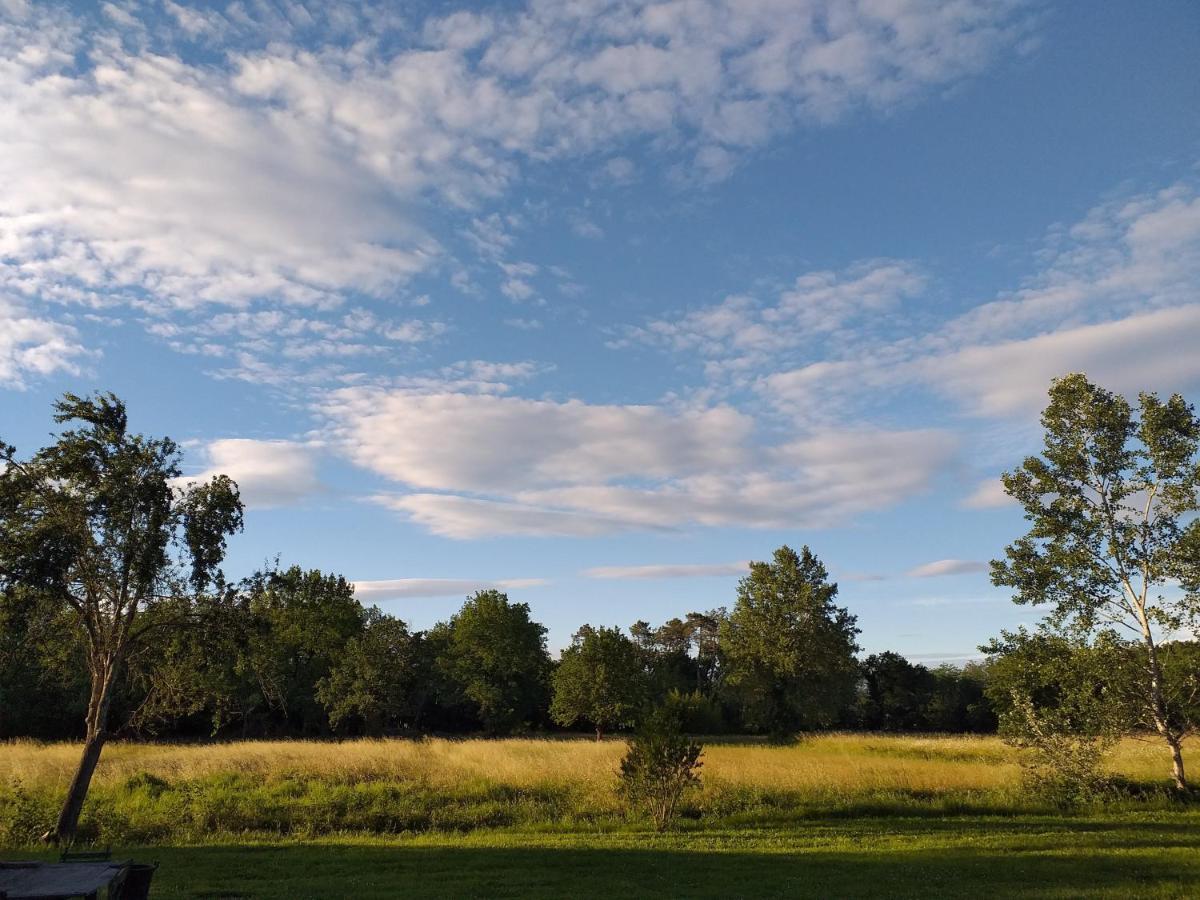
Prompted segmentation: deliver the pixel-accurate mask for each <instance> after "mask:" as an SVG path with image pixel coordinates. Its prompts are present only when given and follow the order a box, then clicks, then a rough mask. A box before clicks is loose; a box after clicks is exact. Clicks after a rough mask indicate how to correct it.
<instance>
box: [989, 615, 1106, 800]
mask: <svg viewBox="0 0 1200 900" xmlns="http://www.w3.org/2000/svg"><path fill="white" fill-rule="evenodd" d="M985 649H986V650H987V651H988V652H989V653H991V654H992V655H993V661H992V664H991V666H990V667H989V683H988V693H989V695H990V696H991V698H992V701H993V702H994V703H995V704H996V706H997V708H998V709H999V710H1000V733H1001V736H1002V737H1003V738H1004V740H1005V741H1006V742H1007V743H1009V744H1010V745H1012V746H1015V747H1018V748H1020V749H1021V750H1022V751H1024V752H1023V753H1022V771H1023V776H1024V782H1025V786H1026V787H1027V788H1028V789H1029V791H1030V792H1031V793H1033V794H1034V795H1035V796H1037V797H1040V798H1042V799H1045V800H1049V801H1051V802H1053V803H1056V804H1058V805H1060V806H1064V807H1069V806H1074V805H1077V804H1079V803H1081V802H1086V801H1088V800H1092V799H1095V798H1096V797H1097V796H1098V795H1099V794H1100V793H1101V792H1102V791H1103V789H1104V788H1105V787H1106V785H1107V779H1106V777H1105V775H1104V773H1103V771H1102V763H1103V761H1104V757H1105V755H1106V754H1107V753H1108V751H1109V750H1111V749H1112V747H1113V746H1114V745H1115V744H1116V742H1117V740H1118V739H1119V738H1120V736H1121V734H1123V733H1124V732H1125V731H1126V730H1127V728H1128V725H1129V723H1128V720H1127V718H1126V717H1124V716H1123V715H1122V709H1123V707H1122V705H1121V704H1120V703H1117V702H1114V700H1113V697H1114V696H1118V695H1119V694H1120V693H1121V691H1122V686H1123V684H1124V682H1125V681H1126V680H1127V677H1126V674H1127V673H1126V671H1125V666H1123V664H1122V663H1123V662H1124V661H1125V660H1126V658H1127V655H1126V654H1125V652H1124V651H1125V647H1124V645H1123V644H1122V642H1120V641H1119V640H1117V639H1116V636H1115V635H1105V636H1103V637H1102V639H1101V640H1098V641H1096V642H1095V643H1092V644H1087V643H1082V642H1079V641H1072V640H1069V639H1067V638H1064V637H1061V636H1059V635H1053V634H1029V633H1027V632H1025V631H1023V630H1022V631H1018V632H1016V633H1005V634H1004V636H1003V638H1002V639H1000V640H994V641H993V642H992V643H991V644H990V645H989V646H988V647H986V648H985Z"/></svg>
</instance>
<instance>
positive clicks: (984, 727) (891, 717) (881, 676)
mask: <svg viewBox="0 0 1200 900" xmlns="http://www.w3.org/2000/svg"><path fill="white" fill-rule="evenodd" d="M860 667H861V673H862V683H861V685H860V688H859V697H858V704H857V707H856V709H855V711H854V723H855V724H856V725H858V726H859V727H862V728H867V729H869V730H871V731H909V732H913V731H918V732H919V731H933V732H956V733H962V732H990V731H995V730H996V720H995V716H994V715H993V713H992V709H991V705H990V704H989V703H988V702H987V700H986V698H985V697H984V681H985V675H984V672H983V671H982V669H981V667H979V666H978V665H967V666H964V667H962V668H958V667H955V666H950V665H943V666H939V667H938V668H936V669H933V670H930V669H927V668H926V667H925V666H922V665H919V664H914V663H910V662H909V661H908V660H906V659H905V658H904V657H902V656H900V655H899V654H898V653H891V652H884V653H878V654H872V655H871V656H868V657H867V658H866V659H865V660H863V661H862V662H861V663H860Z"/></svg>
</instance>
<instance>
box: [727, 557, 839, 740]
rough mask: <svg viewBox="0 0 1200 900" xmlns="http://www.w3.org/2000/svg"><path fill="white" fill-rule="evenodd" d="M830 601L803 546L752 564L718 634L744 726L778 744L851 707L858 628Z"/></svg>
mask: <svg viewBox="0 0 1200 900" xmlns="http://www.w3.org/2000/svg"><path fill="white" fill-rule="evenodd" d="M836 597H837V585H836V584H833V583H831V582H830V581H829V575H828V573H827V572H826V571H825V566H824V565H822V564H821V561H820V560H818V559H817V558H816V557H815V556H814V555H813V554H812V552H811V551H810V550H809V549H808V547H804V548H802V550H801V552H800V553H799V554H797V553H796V551H795V550H792V549H791V548H790V547H786V546H785V547H780V548H779V549H778V550H776V551H775V556H774V561H773V562H769V563H767V562H754V563H751V564H750V574H749V575H747V576H746V577H745V578H743V579H742V580H741V581H740V582H739V583H738V596H737V603H736V604H735V606H734V609H733V612H732V613H730V614H729V617H728V619H726V620H725V621H724V622H722V623H721V630H720V642H721V658H722V660H723V664H724V666H725V667H726V674H725V680H726V682H727V684H728V685H729V687H730V688H731V689H732V690H733V692H734V693H735V695H736V696H737V697H738V698H739V699H740V701H741V703H742V709H743V716H744V718H745V721H746V723H747V724H748V725H749V726H750V727H752V728H756V729H759V730H763V731H767V732H769V733H771V734H773V735H775V736H777V737H784V736H787V735H790V734H793V733H795V732H796V731H798V730H802V729H809V728H821V727H828V726H829V725H831V724H833V723H834V722H835V721H836V720H837V718H838V716H839V715H840V713H841V712H842V710H843V709H845V708H846V707H847V706H848V705H849V704H850V702H851V700H852V698H853V695H854V687H855V682H856V680H857V677H858V666H857V663H856V661H855V659H854V654H855V652H856V651H857V650H858V646H857V644H856V643H855V638H856V636H857V635H858V628H857V627H856V624H855V622H856V620H855V617H854V616H852V615H851V614H850V613H849V612H847V611H846V610H845V609H844V608H842V607H840V606H838V605H837V604H835V603H834V599H835V598H836Z"/></svg>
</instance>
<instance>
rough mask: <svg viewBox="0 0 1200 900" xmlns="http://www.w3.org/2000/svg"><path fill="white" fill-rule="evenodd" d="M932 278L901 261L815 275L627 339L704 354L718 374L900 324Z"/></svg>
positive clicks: (653, 325) (650, 326)
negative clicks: (765, 299) (904, 306)
mask: <svg viewBox="0 0 1200 900" xmlns="http://www.w3.org/2000/svg"><path fill="white" fill-rule="evenodd" d="M925 281H926V279H925V276H924V275H923V274H922V273H921V272H920V271H919V270H918V269H917V267H916V266H914V265H913V264H912V263H909V262H905V261H901V260H863V261H860V262H857V263H855V264H853V265H851V266H849V267H848V268H847V269H845V270H843V271H840V272H834V271H828V270H825V271H816V272H808V273H806V274H804V275H801V276H799V277H798V278H796V279H795V281H794V282H793V283H792V285H790V286H789V287H788V288H786V289H784V290H782V291H780V292H779V294H778V296H777V297H776V298H775V300H774V301H773V302H771V303H767V304H764V303H761V302H759V301H758V300H757V299H755V298H753V297H749V296H745V295H732V296H729V297H726V298H725V299H724V300H723V301H721V302H720V303H718V304H715V305H712V306H707V307H702V308H700V309H695V310H692V311H690V312H688V313H685V314H683V315H681V316H678V317H675V318H669V319H656V320H653V321H651V322H649V323H647V324H646V325H644V326H641V327H637V328H631V329H629V330H628V331H627V333H626V336H625V341H626V342H628V341H637V342H641V343H648V344H656V345H660V346H665V347H668V348H670V349H672V350H675V351H680V352H688V353H691V352H698V353H699V354H700V355H701V356H702V357H704V358H706V359H708V360H710V363H709V364H708V371H709V372H710V374H714V375H716V374H728V373H734V374H736V373H739V372H747V371H752V370H755V369H758V368H760V367H763V366H769V365H770V364H772V362H773V361H774V360H775V359H777V357H778V356H779V355H780V354H782V353H784V352H785V351H790V350H794V349H796V348H809V349H811V348H814V347H817V346H820V345H824V344H827V343H830V342H833V343H839V342H840V341H841V340H842V339H843V338H844V337H846V336H847V335H848V334H849V333H851V332H852V333H853V336H854V340H856V341H861V340H862V339H863V336H864V335H870V334H874V333H876V332H877V331H878V330H879V329H880V328H881V327H883V326H884V325H886V324H888V323H889V322H892V314H893V313H895V312H897V311H898V308H899V306H900V304H901V303H902V302H903V301H904V300H906V299H909V298H912V297H915V296H918V295H919V294H920V293H921V291H922V290H923V289H924V287H925Z"/></svg>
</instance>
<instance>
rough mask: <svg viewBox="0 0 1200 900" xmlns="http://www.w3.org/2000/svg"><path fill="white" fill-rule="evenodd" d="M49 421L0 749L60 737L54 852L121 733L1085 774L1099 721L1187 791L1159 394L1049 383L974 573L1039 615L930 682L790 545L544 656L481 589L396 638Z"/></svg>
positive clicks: (1185, 611)
mask: <svg viewBox="0 0 1200 900" xmlns="http://www.w3.org/2000/svg"><path fill="white" fill-rule="evenodd" d="M55 420H56V421H57V422H59V423H60V424H63V425H69V426H71V427H67V428H64V430H63V431H61V432H60V434H59V435H58V437H57V439H56V440H55V442H54V443H52V444H51V445H50V446H48V447H44V448H42V449H41V450H39V451H37V452H35V453H34V454H33V455H32V456H30V457H28V458H22V457H20V456H18V455H17V451H16V448H15V447H11V446H9V445H7V444H4V443H3V442H0V466H2V467H0V736H13V735H28V736H37V737H68V736H70V737H82V739H83V750H82V754H81V759H80V763H79V766H78V769H77V771H76V775H75V777H74V779H73V781H72V784H71V787H70V789H69V791H68V796H67V798H66V800H65V801H64V805H63V809H62V811H61V814H60V817H59V821H58V823H57V824H56V826H55V827H54V828H53V829H51V831H50V832H48V833H47V838H48V839H51V840H69V839H70V837H71V836H72V835H73V834H74V832H75V828H76V824H77V821H78V817H79V813H80V810H81V808H82V804H83V800H84V797H85V796H86V793H87V789H88V785H89V783H90V780H91V777H92V773H93V772H94V770H95V767H96V764H97V762H98V760H99V757H100V753H101V750H102V748H103V746H104V743H105V741H106V740H107V739H108V738H109V737H110V736H111V735H112V734H114V733H122V732H126V733H134V734H158V735H161V736H171V737H181V736H192V735H196V736H199V735H205V734H216V735H229V734H241V735H246V736H251V735H255V736H258V735H263V736H265V735H288V736H310V735H332V734H356V733H388V732H412V731H449V732H484V733H487V734H494V735H501V734H513V733H520V732H527V731H531V730H538V729H545V728H550V727H560V728H579V727H587V728H590V729H594V731H595V733H596V735H597V737H600V736H602V735H603V734H604V733H605V732H606V731H609V730H612V729H618V728H622V727H628V726H630V725H633V724H635V723H636V722H637V721H638V719H639V718H640V717H641V716H642V715H643V714H644V713H645V712H646V711H647V710H659V711H661V710H664V709H669V710H670V713H671V718H672V719H673V720H678V721H679V722H681V723H682V724H683V725H684V727H686V728H688V729H690V730H693V731H698V732H709V733H714V732H748V733H758V734H768V735H772V736H775V737H786V736H790V735H794V734H796V733H798V732H801V731H806V730H814V729H822V728H833V727H844V728H870V729H881V730H937V731H987V730H990V729H992V728H994V727H995V726H996V724H997V723H998V724H999V726H1000V728H1001V730H1002V731H1003V732H1004V733H1005V734H1006V735H1007V736H1008V737H1009V739H1010V740H1012V741H1014V742H1016V743H1018V744H1019V745H1021V746H1025V747H1027V748H1029V749H1030V750H1031V751H1032V752H1033V754H1034V757H1035V758H1037V759H1041V760H1043V761H1044V762H1046V763H1047V765H1046V766H1045V767H1043V768H1044V770H1045V771H1047V772H1049V773H1050V776H1051V777H1052V778H1059V776H1060V775H1062V774H1063V773H1068V775H1069V777H1066V781H1067V782H1069V783H1070V785H1079V784H1083V783H1086V782H1087V781H1088V780H1089V779H1092V780H1094V779H1095V778H1096V777H1097V773H1098V771H1099V768H1098V761H1099V759H1100V758H1101V757H1102V753H1103V749H1104V747H1105V745H1106V742H1111V741H1112V740H1114V739H1115V736H1117V735H1120V734H1124V733H1128V732H1130V731H1133V732H1138V733H1142V734H1152V735H1155V736H1156V737H1157V738H1158V739H1160V740H1162V741H1163V743H1164V744H1165V746H1166V747H1167V749H1168V751H1169V753H1170V757H1171V775H1172V779H1173V782H1174V785H1175V787H1176V788H1177V789H1178V790H1179V791H1181V792H1183V791H1187V790H1188V782H1187V777H1186V773H1185V768H1184V760H1183V754H1182V744H1183V740H1184V738H1185V737H1186V736H1187V735H1188V734H1190V733H1191V732H1193V731H1194V730H1195V728H1196V726H1197V724H1198V723H1200V652H1198V650H1197V645H1196V643H1195V641H1194V636H1195V634H1196V633H1197V632H1196V629H1197V627H1198V626H1200V516H1198V515H1197V513H1198V512H1200V458H1198V457H1200V452H1198V451H1200V419H1198V418H1197V416H1196V414H1195V411H1194V409H1193V408H1192V407H1191V406H1190V405H1189V404H1187V403H1186V402H1185V401H1184V399H1183V398H1182V397H1180V396H1179V395H1174V396H1172V397H1170V398H1168V399H1167V400H1165V401H1164V400H1161V399H1160V398H1159V397H1157V396H1156V395H1154V394H1149V393H1143V394H1141V395H1139V398H1138V406H1137V410H1136V411H1135V410H1134V407H1133V405H1132V404H1130V403H1129V401H1128V400H1126V399H1125V398H1124V397H1122V396H1120V395H1118V394H1114V393H1112V392H1109V391H1106V390H1104V389H1103V388H1101V387H1099V386H1097V385H1095V384H1092V383H1091V382H1090V381H1088V379H1087V378H1086V377H1085V376H1084V375H1081V374H1074V375H1068V376H1065V377H1063V378H1059V379H1055V380H1054V381H1053V382H1052V384H1051V387H1050V398H1049V403H1048V405H1047V407H1046V409H1045V411H1044V413H1043V415H1042V420H1041V421H1042V426H1043V429H1044V437H1045V439H1044V447H1043V450H1042V452H1041V453H1040V454H1038V455H1036V456H1031V457H1029V458H1027V459H1026V460H1025V461H1024V462H1023V463H1022V465H1021V466H1020V467H1019V468H1018V469H1016V470H1015V471H1013V472H1009V473H1006V474H1005V475H1004V476H1003V482H1004V487H1005V490H1006V492H1007V493H1008V494H1009V496H1011V497H1012V498H1013V499H1014V500H1016V501H1017V503H1019V504H1020V506H1021V507H1022V509H1023V511H1024V515H1025V518H1026V520H1027V521H1028V523H1029V530H1028V532H1027V534H1026V535H1024V536H1023V537H1021V538H1019V539H1018V540H1016V541H1014V542H1013V543H1012V544H1011V545H1010V546H1009V547H1008V548H1006V550H1005V555H1004V558H1003V559H999V560H996V561H994V562H993V563H992V580H993V582H994V583H995V584H996V585H998V586H1002V587H1008V588H1011V589H1012V590H1013V592H1014V596H1013V599H1014V601H1015V602H1017V603H1019V604H1029V605H1033V606H1041V607H1045V608H1047V610H1048V611H1047V615H1046V616H1045V617H1044V619H1043V620H1042V621H1041V623H1040V624H1039V626H1038V629H1037V630H1036V632H1034V633H1030V632H1027V631H1024V630H1022V631H1018V632H1015V633H1003V634H1002V635H1001V636H1000V637H998V638H997V639H995V640H994V641H992V642H991V643H990V644H988V645H987V646H985V647H984V648H981V649H983V650H984V652H985V653H986V654H987V656H988V662H987V663H986V664H983V665H975V666H965V667H962V668H959V669H954V668H947V667H942V668H939V669H934V670H929V669H926V668H925V667H923V666H919V665H914V664H912V663H910V662H908V661H907V660H904V659H903V658H902V657H900V656H898V655H897V654H892V653H884V654H877V655H873V656H870V657H868V658H867V659H866V660H862V661H860V660H859V659H858V656H857V654H858V652H859V650H860V648H859V646H858V643H857V637H858V634H859V631H858V627H857V623H856V620H855V617H854V616H853V615H852V614H851V613H850V612H849V611H848V610H847V609H845V608H844V607H842V606H839V605H838V603H837V592H838V589H837V585H836V584H834V583H833V582H832V581H830V579H829V576H828V572H827V571H826V569H825V567H824V565H823V564H822V563H821V562H820V560H819V559H818V558H817V557H816V556H815V555H814V554H813V553H812V552H811V551H810V550H809V548H808V547H803V548H802V549H801V551H800V552H796V551H794V550H792V549H791V548H789V547H786V546H785V547H781V548H779V549H778V550H776V551H775V553H774V555H773V558H772V560H771V561H769V562H755V563H751V564H750V566H749V570H748V572H747V574H746V576H745V577H744V578H742V579H741V581H740V582H739V583H738V588H737V595H736V597H735V598H734V603H733V606H732V608H731V609H728V610H726V609H718V610H711V611H707V612H692V613H689V614H687V615H686V616H685V617H684V618H681V619H672V620H670V621H668V622H665V623H662V624H661V625H658V626H652V625H651V624H650V623H647V622H637V623H634V625H633V626H632V627H630V628H629V629H628V632H626V631H623V630H621V629H617V628H610V627H592V626H590V625H585V626H583V627H581V628H580V629H579V631H578V632H577V633H576V635H575V637H574V639H573V641H572V643H571V645H570V646H569V647H568V648H566V649H565V650H564V651H563V653H562V656H561V659H560V660H558V661H555V660H553V659H552V658H551V656H550V654H549V653H548V651H547V647H546V629H545V628H544V627H543V626H542V625H541V624H539V623H538V622H536V621H534V620H533V618H532V617H531V614H530V609H529V607H528V606H527V605H526V604H523V603H514V602H512V601H511V600H510V599H509V598H508V597H507V596H506V595H505V594H503V593H501V592H498V591H482V592H479V593H477V594H475V595H474V596H473V597H471V598H468V600H467V602H466V603H465V604H464V605H463V607H462V608H461V609H460V610H459V611H458V612H457V613H456V614H455V615H453V616H451V617H450V618H449V619H448V620H447V621H445V622H441V623H439V624H437V625H435V626H434V627H433V628H430V629H429V630H427V631H423V632H418V631H413V630H411V629H409V628H408V626H407V625H406V624H405V623H404V622H402V621H401V620H399V619H396V618H395V617H392V616H388V615H385V614H384V613H382V612H381V611H380V610H378V609H376V608H366V607H363V606H362V604H360V603H359V602H358V601H357V600H356V599H355V598H354V593H353V588H352V586H351V585H350V583H349V582H347V581H346V580H345V579H344V578H342V577H340V576H337V575H330V574H326V573H322V572H319V571H315V570H312V571H306V570H304V569H302V568H300V567H292V568H288V569H280V568H279V567H278V566H276V567H274V568H272V569H270V570H268V571H263V572H259V573H257V574H255V575H253V576H252V577H250V578H248V579H245V580H244V581H242V582H240V583H236V584H232V583H230V582H228V581H227V580H226V578H225V576H224V574H223V572H222V571H221V568H220V564H221V562H222V560H223V558H224V555H225V547H226V541H227V539H228V538H229V536H231V535H232V534H234V533H236V532H237V531H239V530H240V529H241V527H242V503H241V499H240V496H239V493H238V489H237V485H236V484H234V483H233V482H232V481H231V480H230V479H229V478H227V477H225V476H221V475H217V476H214V477H213V478H211V479H209V480H208V481H207V482H203V483H190V484H183V486H181V482H182V481H183V479H181V477H180V468H179V459H180V454H179V450H178V447H177V446H176V445H175V443H174V442H172V441H171V440H170V439H168V438H160V439H156V438H147V437H145V436H143V435H138V434H131V433H130V432H129V431H128V428H127V416H126V411H125V406H124V404H123V403H121V401H120V400H119V399H118V398H116V397H115V396H113V395H111V394H97V395H95V396H93V397H91V398H82V397H78V396H75V395H72V394H66V395H64V396H63V398H62V399H61V400H60V401H58V402H57V403H56V404H55ZM681 746H682V745H681ZM684 749H686V748H684ZM1064 777H1065V776H1064ZM1059 780H1060V781H1061V780H1062V779H1061V778H1060V779H1059Z"/></svg>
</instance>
